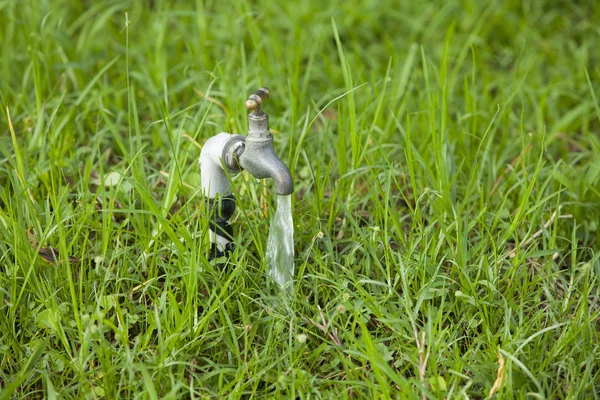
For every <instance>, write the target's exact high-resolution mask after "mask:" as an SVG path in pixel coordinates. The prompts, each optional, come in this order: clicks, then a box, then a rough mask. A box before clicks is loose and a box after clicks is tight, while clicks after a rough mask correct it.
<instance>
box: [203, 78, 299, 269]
mask: <svg viewBox="0 0 600 400" xmlns="http://www.w3.org/2000/svg"><path fill="white" fill-rule="evenodd" d="M268 97H269V89H267V88H261V89H259V90H257V91H256V92H254V93H253V94H251V95H250V97H248V100H246V109H247V110H248V111H250V114H248V135H247V136H245V137H244V136H241V135H232V134H230V133H225V132H221V133H219V134H218V135H215V136H213V137H212V138H210V139H208V140H207V141H206V143H205V144H204V146H203V147H202V151H201V153H200V174H201V176H202V192H203V194H204V196H206V197H207V198H208V202H207V204H208V206H209V210H208V211H209V213H210V215H211V217H210V218H211V224H210V231H211V235H210V239H211V243H212V245H211V258H212V257H218V256H220V255H223V254H226V253H227V252H228V251H231V250H232V249H233V242H232V240H233V229H232V227H231V225H230V224H229V219H230V218H231V216H232V215H233V213H234V211H235V197H234V196H233V195H232V194H231V191H230V190H231V184H230V182H229V179H228V177H227V174H226V173H225V171H224V170H225V169H226V170H227V172H228V173H229V175H235V174H237V173H238V172H240V171H241V170H244V169H245V170H246V171H248V172H249V173H250V174H252V175H253V176H254V177H256V178H259V179H262V178H272V179H273V181H274V182H275V193H277V194H278V195H280V196H285V195H289V194H292V192H293V191H294V182H293V181H292V174H291V172H290V170H289V169H288V167H287V166H286V165H285V164H284V163H283V161H281V159H280V158H279V157H277V155H276V154H275V149H274V148H273V135H271V132H270V130H269V116H268V115H267V114H266V113H265V112H264V111H263V109H262V107H263V104H264V102H265V100H266V99H267V98H268Z"/></svg>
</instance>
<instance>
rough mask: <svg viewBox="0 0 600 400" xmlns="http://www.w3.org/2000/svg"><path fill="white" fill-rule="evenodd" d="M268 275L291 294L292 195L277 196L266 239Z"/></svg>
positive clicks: (292, 253)
mask: <svg viewBox="0 0 600 400" xmlns="http://www.w3.org/2000/svg"><path fill="white" fill-rule="evenodd" d="M267 266H268V267H269V274H270V275H271V277H272V278H273V280H275V282H277V283H278V284H279V286H280V287H281V288H282V289H285V290H287V291H288V292H289V293H292V292H293V290H294V285H293V282H292V278H293V277H294V221H293V220H292V195H288V196H278V198H277V211H276V212H275V217H274V218H273V221H272V222H271V229H270V230H269V238H268V239H267Z"/></svg>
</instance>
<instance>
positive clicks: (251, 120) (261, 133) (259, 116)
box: [248, 112, 272, 139]
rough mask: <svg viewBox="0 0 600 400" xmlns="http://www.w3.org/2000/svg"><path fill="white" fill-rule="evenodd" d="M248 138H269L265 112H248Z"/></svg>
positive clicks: (267, 119)
mask: <svg viewBox="0 0 600 400" xmlns="http://www.w3.org/2000/svg"><path fill="white" fill-rule="evenodd" d="M248 138H252V139H271V138H272V136H271V131H270V130H269V116H268V115H267V113H265V112H260V113H256V112H253V113H250V114H249V115H248Z"/></svg>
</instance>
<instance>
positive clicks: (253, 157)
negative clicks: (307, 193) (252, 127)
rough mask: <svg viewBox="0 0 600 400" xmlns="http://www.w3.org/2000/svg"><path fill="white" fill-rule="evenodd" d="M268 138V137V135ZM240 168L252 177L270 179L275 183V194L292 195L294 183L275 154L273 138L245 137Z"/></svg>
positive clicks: (288, 171)
mask: <svg viewBox="0 0 600 400" xmlns="http://www.w3.org/2000/svg"><path fill="white" fill-rule="evenodd" d="M269 136H270V135H269ZM239 163H240V166H241V167H242V168H243V169H245V170H246V171H248V172H250V173H251V174H252V175H253V176H254V177H256V178H259V179H262V178H271V179H273V181H274V182H275V193H277V194H278V195H281V196H285V195H288V194H292V192H293V191H294V181H293V180H292V174H291V172H290V170H289V169H288V167H287V166H286V165H285V164H284V163H283V161H281V159H280V158H279V157H277V155H276V154H275V150H274V148H273V137H272V136H271V137H266V138H253V137H251V136H250V135H248V137H246V146H245V149H244V152H243V153H242V154H241V155H240V157H239Z"/></svg>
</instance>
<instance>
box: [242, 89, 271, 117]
mask: <svg viewBox="0 0 600 400" xmlns="http://www.w3.org/2000/svg"><path fill="white" fill-rule="evenodd" d="M268 98H269V89H267V88H266V87H263V88H260V89H258V90H257V91H256V92H254V93H252V94H251V95H250V96H249V97H248V100H246V109H247V110H248V111H253V112H254V113H255V114H262V105H263V102H264V101H265V100H267V99H268Z"/></svg>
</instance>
